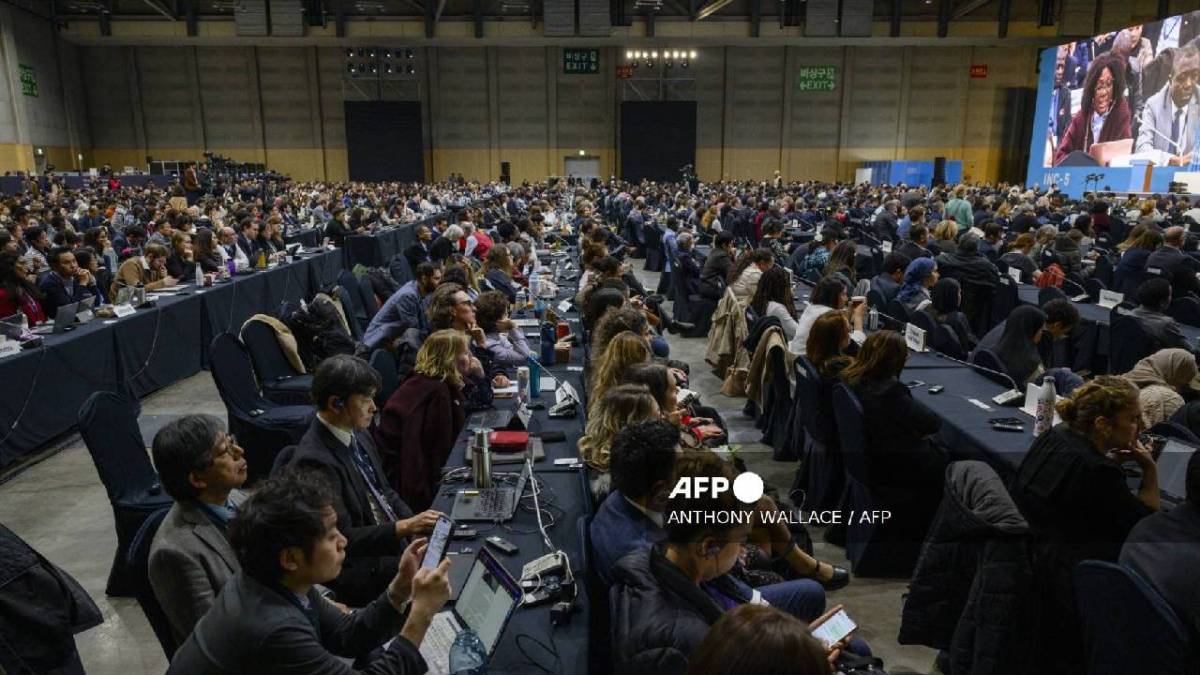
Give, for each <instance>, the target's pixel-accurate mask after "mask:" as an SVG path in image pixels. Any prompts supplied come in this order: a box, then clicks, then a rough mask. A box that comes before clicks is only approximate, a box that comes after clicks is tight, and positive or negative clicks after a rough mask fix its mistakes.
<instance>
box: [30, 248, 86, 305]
mask: <svg viewBox="0 0 1200 675" xmlns="http://www.w3.org/2000/svg"><path fill="white" fill-rule="evenodd" d="M48 258H49V259H50V272H49V273H48V274H46V276H45V277H43V278H42V281H41V283H39V284H38V288H39V289H41V291H42V295H44V296H45V299H43V300H42V308H43V309H45V310H46V316H48V317H50V318H54V315H55V314H57V313H58V308H59V307H62V306H63V305H69V304H71V303H73V302H79V301H80V300H83V299H84V298H88V297H94V296H95V295H96V279H95V277H93V276H92V273H91V272H89V271H87V270H85V269H82V268H80V267H79V265H78V264H77V263H76V262H75V254H74V253H72V252H71V249H69V248H67V247H65V246H57V247H55V248H53V249H51V250H50V255H49V256H48Z"/></svg>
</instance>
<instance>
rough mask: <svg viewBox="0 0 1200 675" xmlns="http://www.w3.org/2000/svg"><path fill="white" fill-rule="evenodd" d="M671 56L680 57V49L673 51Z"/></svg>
mask: <svg viewBox="0 0 1200 675" xmlns="http://www.w3.org/2000/svg"><path fill="white" fill-rule="evenodd" d="M671 58H673V59H677V58H679V50H678V49H676V50H674V51H672V52H671Z"/></svg>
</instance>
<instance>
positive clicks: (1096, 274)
mask: <svg viewBox="0 0 1200 675" xmlns="http://www.w3.org/2000/svg"><path fill="white" fill-rule="evenodd" d="M1092 278H1093V279H1099V280H1100V282H1101V283H1103V284H1104V287H1105V288H1112V285H1113V264H1112V258H1109V257H1108V255H1107V254H1106V255H1101V256H1100V257H1099V258H1096V269H1095V270H1093V271H1092Z"/></svg>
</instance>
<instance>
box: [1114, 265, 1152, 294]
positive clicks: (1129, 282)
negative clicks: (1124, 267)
mask: <svg viewBox="0 0 1200 675" xmlns="http://www.w3.org/2000/svg"><path fill="white" fill-rule="evenodd" d="M1153 278H1154V275H1153V274H1150V273H1149V272H1147V271H1146V270H1134V271H1132V272H1126V273H1125V276H1124V277H1122V279H1121V284H1120V285H1119V286H1118V287H1117V292H1118V293H1122V294H1123V295H1124V296H1125V297H1127V298H1134V297H1137V290H1138V288H1139V287H1141V285H1142V283H1143V282H1145V281H1147V280H1149V279H1153Z"/></svg>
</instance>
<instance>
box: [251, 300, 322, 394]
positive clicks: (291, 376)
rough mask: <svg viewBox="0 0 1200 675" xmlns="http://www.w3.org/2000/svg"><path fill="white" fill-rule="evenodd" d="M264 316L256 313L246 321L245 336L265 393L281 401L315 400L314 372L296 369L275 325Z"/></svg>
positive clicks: (257, 375)
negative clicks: (282, 345)
mask: <svg viewBox="0 0 1200 675" xmlns="http://www.w3.org/2000/svg"><path fill="white" fill-rule="evenodd" d="M261 317H262V315H261V314H255V315H254V316H252V317H250V318H249V319H247V320H246V323H244V324H242V335H241V339H242V344H243V345H245V347H246V351H247V352H248V353H249V354H250V360H251V362H253V364H254V374H255V376H256V377H257V379H258V382H259V384H260V385H261V386H262V392H263V396H264V397H266V398H267V400H269V401H272V402H274V403H278V404H280V405H305V404H307V403H311V402H312V399H311V396H310V391H311V390H312V380H313V376H312V375H310V374H307V373H302V372H300V371H298V370H296V367H295V366H294V365H292V362H291V361H289V360H288V358H287V355H286V354H285V353H284V351H283V347H281V346H280V345H279V337H278V336H277V335H276V334H275V329H274V328H273V327H272V326H271V324H269V323H267V322H266V321H264V320H262V318H261ZM297 358H298V357H297ZM300 365H303V364H300Z"/></svg>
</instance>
